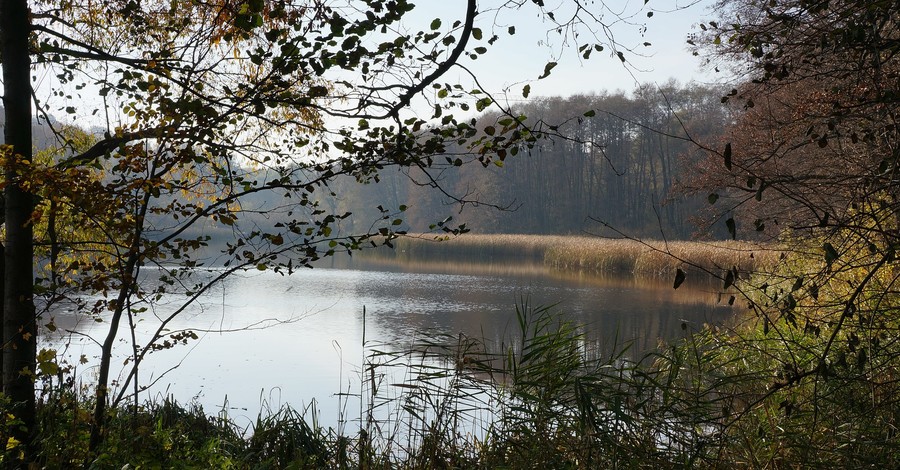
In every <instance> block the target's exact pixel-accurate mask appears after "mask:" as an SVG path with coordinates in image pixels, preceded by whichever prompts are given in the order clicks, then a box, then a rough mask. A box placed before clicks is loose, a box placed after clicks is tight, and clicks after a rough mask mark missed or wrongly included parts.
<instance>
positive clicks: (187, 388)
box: [44, 263, 733, 426]
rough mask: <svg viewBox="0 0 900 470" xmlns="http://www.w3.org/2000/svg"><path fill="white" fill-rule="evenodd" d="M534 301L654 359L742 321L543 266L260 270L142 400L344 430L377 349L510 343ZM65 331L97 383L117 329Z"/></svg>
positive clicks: (144, 323)
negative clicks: (438, 340)
mask: <svg viewBox="0 0 900 470" xmlns="http://www.w3.org/2000/svg"><path fill="white" fill-rule="evenodd" d="M523 299H528V302H529V303H530V304H531V305H555V307H554V309H555V310H557V311H559V312H563V313H564V314H565V315H567V317H568V318H571V319H573V320H575V321H577V322H578V323H580V324H583V325H585V334H586V337H587V339H588V341H590V342H592V343H595V344H598V345H600V348H601V349H607V350H608V349H609V348H610V347H611V346H610V345H611V344H612V342H613V340H614V339H615V338H618V340H619V342H622V341H624V340H634V345H633V346H632V349H633V351H635V352H638V351H646V350H649V349H651V348H653V347H654V346H655V345H656V344H657V343H658V341H659V340H660V339H673V338H678V337H681V336H683V335H684V334H685V330H684V329H683V326H689V327H691V328H694V327H700V326H701V325H702V324H703V323H722V322H723V321H725V320H726V319H727V318H729V317H730V316H731V315H732V314H733V310H732V309H731V308H730V307H727V306H725V305H722V304H720V303H719V299H718V295H717V293H716V291H715V288H714V287H698V286H696V285H695V286H691V285H687V284H686V285H683V286H682V287H680V288H679V289H678V290H674V289H672V286H671V283H670V281H668V280H665V281H662V280H661V281H659V282H647V281H641V282H639V281H636V280H633V279H600V278H596V277H590V276H578V275H564V274H560V273H554V272H550V271H547V270H545V269H544V268H543V267H542V266H509V265H472V264H447V263H443V264H434V263H432V264H403V265H399V264H394V265H391V264H365V265H360V264H356V265H354V266H350V267H344V268H341V269H335V268H316V269H313V270H303V271H300V272H296V273H294V275H292V276H281V275H278V274H275V273H273V272H271V271H265V272H247V273H241V274H236V275H234V276H232V277H230V278H228V279H227V280H226V281H225V283H224V285H219V286H217V287H216V288H215V289H213V291H212V292H210V294H209V295H207V296H206V297H204V298H203V301H202V302H201V303H199V304H197V305H195V306H193V307H192V308H191V309H190V311H189V313H185V314H183V315H182V316H180V317H179V318H178V319H177V320H175V321H174V322H173V323H172V324H171V328H170V329H171V330H173V331H177V330H180V329H190V330H193V331H194V332H196V333H197V334H198V335H199V340H198V341H192V342H190V343H189V344H187V345H179V346H178V347H175V348H172V349H169V350H164V351H159V352H155V353H153V354H151V355H149V356H148V359H147V360H145V362H144V363H142V366H141V373H140V380H141V383H142V384H149V383H151V382H153V383H154V385H153V386H152V387H151V388H150V389H149V390H148V391H147V392H144V395H143V398H154V399H161V398H162V397H164V396H167V395H172V396H174V397H175V398H176V399H177V400H179V401H180V402H182V403H186V402H189V401H191V400H192V399H196V400H197V402H199V403H200V404H202V405H203V407H204V409H205V410H206V411H207V412H208V413H215V412H217V411H219V410H221V409H222V408H223V406H224V407H226V409H227V411H228V413H229V414H230V415H231V416H232V417H235V418H236V419H237V420H238V422H244V423H249V422H250V420H252V419H254V418H255V417H256V415H257V413H258V412H259V410H260V409H261V407H266V406H268V407H270V408H272V409H277V408H278V407H280V406H281V405H282V404H290V405H291V406H293V407H295V408H298V409H302V408H304V407H306V406H307V405H309V404H310V403H311V402H312V400H315V407H316V408H317V409H318V411H319V418H320V421H319V422H320V423H321V424H323V425H325V426H336V425H337V423H338V421H339V416H340V415H341V412H342V411H343V413H344V416H345V417H347V418H348V419H351V420H352V419H353V418H354V417H358V416H359V403H358V399H356V401H354V400H352V399H351V400H350V401H349V403H348V401H347V400H346V399H344V400H343V402H342V400H341V399H339V398H338V397H337V396H336V394H338V393H339V392H343V393H350V394H354V393H359V387H360V386H359V376H360V369H361V367H360V365H361V364H362V363H363V360H364V359H363V358H364V356H365V354H366V353H367V351H370V350H371V349H372V348H378V349H385V348H388V349H390V348H392V347H396V348H401V347H402V346H403V345H404V344H408V343H409V342H410V341H413V340H415V338H417V337H420V336H421V332H423V331H426V330H428V331H436V332H441V333H448V334H453V335H455V334H458V333H464V334H466V335H470V336H474V337H479V338H483V339H485V340H486V341H488V342H490V343H492V344H499V343H500V342H501V341H503V340H504V339H505V340H506V343H507V344H509V339H510V338H513V337H514V336H515V335H516V330H517V327H516V316H515V308H516V305H517V304H521V302H522V301H523ZM165 300H170V301H171V303H169V304H168V305H167V304H166V302H163V304H162V305H160V306H158V307H156V308H155V309H154V310H151V311H148V312H145V313H142V314H141V316H140V318H141V319H140V321H139V322H138V325H137V328H136V329H137V337H138V340H139V341H140V338H146V337H148V335H149V334H150V332H151V331H153V330H155V328H156V327H157V325H158V324H159V322H158V319H157V316H163V315H165V314H166V312H167V311H171V309H172V308H174V306H175V305H177V300H179V299H177V298H172V299H164V301H165ZM364 308H365V312H366V313H365V316H364V315H363V311H364ZM56 322H57V324H58V325H59V326H60V331H62V329H68V330H70V331H74V332H77V333H75V334H71V333H70V334H65V335H63V336H56V337H48V338H45V339H44V342H45V345H46V344H47V343H49V344H52V345H53V346H54V347H57V348H60V349H61V350H65V355H66V356H67V357H69V358H70V359H69V360H70V361H71V362H72V363H73V364H78V362H79V361H78V360H79V358H81V356H82V355H84V356H85V357H86V359H87V360H88V362H87V363H86V364H83V365H79V366H78V369H77V370H76V375H77V377H78V378H79V379H80V380H81V381H82V382H83V383H89V382H90V381H92V380H93V378H94V377H95V374H96V365H95V364H96V361H97V355H98V354H99V346H98V345H97V344H96V343H95V342H94V340H97V341H100V340H102V337H103V336H104V335H105V334H106V328H107V326H108V324H107V323H106V322H101V323H98V322H95V321H93V320H92V319H90V318H80V317H79V316H78V314H77V313H76V312H59V313H58V314H57V316H56ZM123 329H124V330H127V326H126V327H125V328H123ZM689 329H690V328H689ZM130 344H131V343H130V336H128V335H126V334H125V333H123V334H122V335H121V339H120V341H119V345H118V346H117V350H116V360H115V361H114V362H113V367H114V369H113V374H114V375H115V374H116V373H117V368H118V369H121V370H122V371H125V372H127V370H128V369H127V367H123V366H122V365H123V363H125V361H126V359H127V357H128V356H129V354H130V351H131V349H130V348H131V347H130ZM364 345H365V346H364ZM125 372H122V373H123V374H124V373H125ZM123 376H124V375H123Z"/></svg>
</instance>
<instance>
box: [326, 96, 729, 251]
mask: <svg viewBox="0 0 900 470" xmlns="http://www.w3.org/2000/svg"><path fill="white" fill-rule="evenodd" d="M722 94H723V92H722V90H721V89H720V88H713V87H704V86H700V85H696V84H684V85H682V84H676V83H668V84H664V85H661V86H657V85H650V84H647V85H644V86H641V87H638V88H636V89H635V90H633V91H631V92H629V93H625V92H621V91H620V92H616V93H605V94H600V95H589V96H571V97H567V98H561V97H556V98H544V99H540V100H532V101H531V102H529V103H528V104H527V105H526V106H522V107H521V109H514V110H513V112H514V113H518V114H520V115H522V116H527V118H528V119H529V120H530V121H533V122H534V123H537V122H543V123H545V124H544V125H548V126H549V125H552V126H554V132H558V134H559V135H558V136H547V137H546V138H544V139H542V140H540V141H539V142H537V143H536V144H535V145H534V146H533V148H530V149H528V150H527V152H526V153H525V154H523V155H519V156H517V157H516V158H511V159H508V160H506V161H504V162H501V163H503V165H502V166H498V165H488V166H486V167H479V166H476V165H462V166H459V167H455V166H451V167H450V168H442V169H439V170H431V169H419V168H414V169H402V170H400V171H396V172H395V171H390V172H388V171H385V172H381V173H379V178H378V181H371V182H369V183H368V184H365V185H359V184H356V181H355V180H352V179H349V178H347V179H343V180H338V181H337V182H336V183H337V184H338V186H336V189H337V190H336V191H335V193H336V194H337V197H336V198H334V200H331V201H328V200H326V202H327V203H328V204H333V205H334V206H335V207H336V208H338V209H339V210H341V211H349V212H352V213H354V214H356V217H354V218H353V219H352V220H349V221H348V222H347V224H371V223H372V221H375V220H377V218H378V216H379V214H377V213H373V208H372V207H371V204H370V202H371V201H377V202H379V203H380V204H384V205H385V206H396V205H398V204H401V203H405V204H406V205H407V206H408V209H407V210H406V212H405V217H404V225H403V227H404V228H406V229H407V230H409V231H411V232H420V233H421V232H427V231H428V227H429V225H431V224H433V223H434V218H435V216H439V218H440V219H444V218H447V217H452V218H453V220H455V221H456V222H458V223H464V224H466V227H468V228H469V230H471V231H473V232H476V233H520V234H551V235H567V234H587V233H590V234H596V235H605V236H610V235H613V234H614V233H613V232H611V231H609V230H607V229H606V227H607V226H611V227H615V228H616V229H617V230H620V231H623V232H625V233H627V234H629V235H631V236H637V237H650V238H660V237H666V238H674V239H690V238H692V237H694V236H695V235H696V236H700V235H704V236H709V235H710V234H709V233H704V231H705V229H709V228H712V229H713V230H715V228H716V227H709V226H708V224H707V225H704V224H703V223H702V221H701V220H699V218H700V217H702V214H701V213H700V209H702V208H704V207H705V206H707V205H708V203H707V200H706V196H705V195H704V196H697V195H689V194H688V193H687V190H686V189H685V188H686V183H687V182H686V180H687V179H690V176H691V171H690V169H691V168H692V167H693V166H695V165H696V164H697V162H698V161H700V160H702V158H703V154H702V152H701V151H699V150H698V148H697V146H696V144H694V143H693V142H710V141H714V140H715V139H717V138H718V137H719V136H720V134H721V132H722V130H723V129H724V128H725V126H726V124H727V122H728V119H729V114H728V110H727V109H726V108H724V107H723V106H722V104H721V102H720V99H721V96H722ZM586 114H587V115H586ZM572 116H574V117H572ZM496 119H498V117H497V116H496V115H492V114H490V113H488V114H486V115H485V116H483V117H481V118H480V119H479V123H480V124H481V125H482V126H488V125H490V124H489V123H492V122H493V121H494V120H496ZM494 125H496V124H494ZM447 155H448V157H450V158H456V157H454V156H453V150H452V149H451V151H450V153H448V154H447ZM432 180H434V181H436V182H438V183H439V184H440V186H441V187H442V188H443V189H444V190H446V191H447V192H448V193H449V194H443V193H441V192H440V191H434V190H432V184H431V182H432ZM455 199H463V200H471V201H473V203H472V204H467V205H463V206H462V207H459V205H458V204H454V202H455ZM498 208H499V209H498ZM346 228H347V229H348V230H350V231H353V230H354V229H357V230H358V229H359V228H360V227H353V226H352V225H351V226H348V227H346ZM706 232H708V231H706ZM713 234H716V235H718V237H723V236H727V233H726V232H725V231H724V230H723V229H721V228H719V231H718V232H715V231H714V232H713Z"/></svg>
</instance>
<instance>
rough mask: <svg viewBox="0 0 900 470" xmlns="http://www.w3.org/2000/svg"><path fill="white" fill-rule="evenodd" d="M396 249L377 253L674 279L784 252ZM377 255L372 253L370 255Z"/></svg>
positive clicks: (530, 246) (478, 241)
mask: <svg viewBox="0 0 900 470" xmlns="http://www.w3.org/2000/svg"><path fill="white" fill-rule="evenodd" d="M393 243H394V245H395V249H394V250H393V251H392V252H387V251H386V250H385V251H380V252H378V254H377V255H376V256H387V257H393V258H395V259H399V260H422V259H429V260H453V261H477V262H485V263H491V262H493V263H499V262H505V263H508V262H523V263H542V264H544V265H545V266H548V267H551V268H552V269H556V270H560V271H575V272H588V273H593V274H633V275H635V276H638V277H649V278H653V277H670V276H673V275H674V274H675V273H676V270H678V269H681V270H683V271H685V272H708V273H713V274H719V273H721V272H723V271H724V270H730V269H733V268H737V270H738V271H739V272H757V271H760V270H766V269H770V268H771V267H773V266H775V264H776V263H777V262H778V259H779V256H780V251H779V249H778V248H777V247H774V246H772V245H765V244H759V243H753V242H743V241H718V242H699V241H670V242H664V241H637V240H628V239H608V238H597V237H583V236H548V235H477V234H464V235H460V236H458V237H455V238H446V239H445V238H438V239H435V238H434V237H430V236H428V235H410V236H407V237H403V238H400V239H398V240H395V241H394V242H393ZM369 256H372V255H369Z"/></svg>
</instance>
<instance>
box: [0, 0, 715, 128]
mask: <svg viewBox="0 0 900 470" xmlns="http://www.w3.org/2000/svg"><path fill="white" fill-rule="evenodd" d="M517 1H518V2H521V3H524V5H523V6H522V7H521V8H520V9H518V10H515V9H511V8H501V9H498V8H497V6H498V5H502V4H505V3H510V0H480V1H479V9H480V10H479V12H480V15H479V19H478V23H477V24H476V26H478V27H480V28H481V29H482V31H483V32H484V37H483V40H482V41H475V40H474V39H473V40H470V42H469V44H468V49H470V50H471V49H473V48H474V47H476V46H485V47H487V48H488V52H487V54H485V55H482V56H480V57H479V58H478V59H477V60H471V59H470V58H468V57H465V56H464V57H462V58H461V60H460V63H461V64H463V65H464V66H466V67H468V68H469V69H471V70H472V71H473V72H474V73H475V74H476V75H477V76H478V79H479V81H480V84H481V85H482V86H483V87H484V89H485V90H487V91H489V92H491V93H492V94H493V95H494V97H495V98H497V99H499V100H501V101H503V100H504V90H508V94H507V95H506V98H505V99H506V101H507V103H508V104H516V103H522V102H524V101H525V100H524V99H523V98H522V87H523V85H525V83H529V84H530V86H531V94H530V99H535V98H539V97H542V96H569V95H572V94H577V93H586V94H587V93H593V92H602V91H604V90H608V91H615V90H624V91H631V90H633V89H634V88H635V87H636V85H637V84H638V83H642V84H644V83H650V84H653V83H664V82H666V81H667V80H669V79H670V78H675V79H677V80H679V81H681V82H687V81H690V80H696V81H700V82H712V81H714V80H715V79H716V77H713V76H712V74H711V73H709V71H708V70H707V71H704V70H701V69H700V67H699V64H700V61H699V59H697V58H695V57H693V56H692V55H691V54H690V52H688V51H687V49H686V47H687V43H686V38H687V35H688V34H689V33H690V32H691V31H692V26H693V25H695V24H697V23H699V22H701V21H704V20H706V19H708V18H709V17H710V15H711V13H710V12H709V10H708V5H710V4H711V0H649V1H648V2H647V3H646V4H645V3H644V0H626V1H623V0H609V1H608V2H607V3H606V4H604V3H602V2H599V1H597V2H589V1H582V2H580V3H582V4H586V8H589V9H591V10H590V11H591V12H592V13H596V14H598V15H599V14H602V17H601V21H602V22H603V23H604V24H606V25H608V26H609V32H610V33H611V34H612V35H614V37H615V39H616V40H617V41H618V42H619V43H620V44H622V45H623V46H625V47H630V48H632V49H633V51H628V50H623V53H624V54H625V57H626V58H627V59H628V61H629V67H628V68H626V67H625V66H623V64H622V63H621V62H620V60H619V59H618V58H616V57H611V55H610V54H611V51H610V49H609V48H607V49H606V50H604V51H603V52H594V53H593V55H592V57H591V58H590V59H589V60H582V59H581V57H580V54H579V53H578V51H577V50H576V48H575V46H573V45H572V43H571V42H569V43H568V44H566V43H564V42H563V39H562V38H561V37H560V36H559V35H557V34H554V33H551V34H548V33H547V30H548V28H550V27H551V24H550V23H549V22H546V21H545V20H542V18H541V16H540V14H539V9H538V7H537V6H535V5H534V4H533V3H532V0H517ZM544 3H545V4H546V9H547V10H550V11H555V12H556V18H557V19H560V20H562V19H563V18H564V17H566V14H567V11H566V9H567V8H569V10H571V5H572V4H573V2H572V1H571V0H545V1H544ZM465 8H466V1H465V0H417V1H416V8H415V9H414V11H413V12H412V14H411V15H410V16H409V17H408V18H406V19H405V20H404V22H405V23H407V26H406V27H407V28H408V29H409V31H411V32H415V31H418V30H424V31H428V29H429V25H430V23H431V21H432V20H433V19H434V18H440V19H441V20H442V23H443V25H442V27H441V31H448V30H449V29H450V27H451V25H452V23H453V21H454V20H459V19H462V18H463V17H464V15H465ZM649 11H652V12H653V16H652V17H649V18H648V17H647V12H649ZM568 13H571V11H569V12H568ZM495 24H496V26H495ZM509 26H515V28H516V34H515V35H513V36H509V35H508V34H507V28H508V27H509ZM582 31H583V32H587V33H589V31H585V30H582ZM495 33H496V34H497V35H498V36H500V39H499V40H498V41H497V42H496V43H495V44H494V45H493V46H490V45H488V44H487V39H488V38H490V37H491V35H493V34H495ZM599 34H600V35H601V36H602V35H603V32H602V31H601V32H599ZM581 38H582V39H585V38H586V36H584V35H582V36H581ZM602 39H603V41H604V42H605V41H606V38H605V37H602ZM644 42H649V43H650V44H651V45H650V46H646V47H645V46H643V43H644ZM638 53H640V54H643V56H641V55H638ZM549 61H556V62H558V64H559V65H558V66H557V67H556V68H555V69H553V71H552V73H551V75H550V76H549V77H548V78H546V79H542V80H536V79H537V77H538V76H540V75H541V74H542V73H543V71H544V66H545V64H546V63H547V62H549ZM38 78H39V80H38V83H37V85H38V88H39V90H46V88H47V87H52V86H54V85H56V83H55V80H54V78H53V77H52V74H48V73H46V72H45V73H38ZM439 81H440V82H441V83H446V82H449V83H461V84H464V85H466V86H472V87H473V88H474V85H472V84H471V80H470V79H469V78H468V77H467V76H466V74H465V72H464V71H463V70H461V69H459V68H454V69H452V70H451V71H450V72H449V73H448V74H447V75H446V76H444V77H442V78H441V79H440V80H439ZM0 87H2V85H0ZM426 94H427V92H426ZM80 95H81V97H80V98H78V99H79V100H80V101H81V100H86V101H87V102H90V101H92V97H91V96H90V87H89V88H88V90H85V91H84V92H82V93H80ZM417 101H418V100H417ZM414 106H416V107H418V106H417V105H414ZM80 108H84V109H79V110H78V114H77V115H76V116H78V117H77V121H78V122H79V123H80V124H82V125H90V124H99V119H100V116H99V115H98V116H94V115H90V114H88V111H89V110H88V108H90V106H81V107H80ZM60 109H61V108H60ZM430 109H431V107H430V106H426V107H425V108H424V113H423V114H430ZM57 111H58V110H56V109H53V110H51V113H53V114H55V115H57V116H56V117H57V118H60V119H64V120H67V118H71V116H67V115H65V114H63V113H62V112H57Z"/></svg>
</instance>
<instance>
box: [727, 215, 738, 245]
mask: <svg viewBox="0 0 900 470" xmlns="http://www.w3.org/2000/svg"><path fill="white" fill-rule="evenodd" d="M725 227H726V228H728V234H729V235H731V239H732V240H734V239H735V238H737V226H736V225H735V223H734V217H729V218H728V220H726V221H725Z"/></svg>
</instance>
